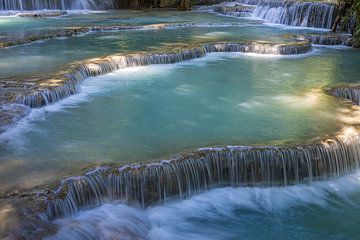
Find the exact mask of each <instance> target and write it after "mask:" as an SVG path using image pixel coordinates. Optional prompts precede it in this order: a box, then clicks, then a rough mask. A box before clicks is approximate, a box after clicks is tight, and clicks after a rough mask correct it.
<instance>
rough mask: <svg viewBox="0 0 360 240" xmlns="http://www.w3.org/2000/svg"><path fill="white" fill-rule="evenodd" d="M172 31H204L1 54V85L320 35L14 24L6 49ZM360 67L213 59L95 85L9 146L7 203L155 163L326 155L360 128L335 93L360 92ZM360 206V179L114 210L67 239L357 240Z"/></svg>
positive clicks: (6, 21)
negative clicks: (315, 147) (96, 172)
mask: <svg viewBox="0 0 360 240" xmlns="http://www.w3.org/2000/svg"><path fill="white" fill-rule="evenodd" d="M164 22H168V23H197V24H198V26H196V27H186V28H184V27H180V28H171V29H161V30H148V31H127V32H107V33H92V34H86V35H83V36H78V37H73V38H69V39H56V40H46V41H40V42H35V43H32V44H28V45H22V46H15V47H10V48H6V49H0V81H1V82H6V81H8V80H9V79H11V80H16V81H19V82H20V83H21V82H26V81H28V79H30V78H33V77H41V76H44V75H49V76H51V75H52V74H53V73H54V72H57V71H58V70H62V69H67V67H68V65H69V64H71V63H73V62H77V61H80V62H81V61H84V60H87V59H89V58H95V57H100V56H107V55H110V54H117V53H132V52H138V51H148V52H153V51H167V50H169V49H170V50H171V48H173V47H174V46H176V47H177V46H179V45H182V44H185V45H193V44H199V43H203V42H211V41H254V40H269V41H289V39H288V38H286V37H285V36H283V35H284V34H289V33H291V34H293V33H307V32H314V30H313V29H299V28H295V29H292V28H283V27H280V26H276V27H273V26H266V25H263V24H262V22H261V21H258V20H252V19H239V18H232V17H222V16H218V15H214V14H210V13H194V12H190V13H178V12H174V11H161V12H153V11H113V12H89V13H88V14H72V15H68V16H64V17H58V18H49V19H28V18H18V17H0V39H16V38H21V37H22V36H26V35H28V34H42V33H48V32H52V31H57V30H56V29H58V28H66V27H73V26H92V25H107V26H111V25H143V24H145V25H146V24H154V23H164ZM229 24H230V25H236V26H229ZM200 25H201V26H200ZM359 62H360V52H359V51H357V50H353V49H349V48H322V47H315V48H314V50H313V51H312V52H311V53H309V54H305V55H300V56H290V57H276V56H259V55H251V54H250V55H249V54H234V53H232V54H209V55H208V56H206V57H205V58H202V59H197V60H192V61H187V62H183V63H179V64H175V65H161V66H159V65H154V66H147V67H138V68H132V69H126V70H120V71H117V72H114V73H111V74H107V75H104V76H99V77H95V78H89V79H86V80H85V81H84V82H83V83H82V85H81V92H80V93H79V94H77V95H75V96H72V97H70V98H67V99H65V100H63V101H61V102H59V103H56V104H53V105H50V106H47V107H43V108H40V109H33V110H32V111H31V113H30V115H29V116H28V117H26V118H24V119H22V120H21V121H20V122H19V123H18V124H16V125H14V126H13V127H12V128H10V129H9V130H8V131H6V132H5V133H3V134H1V135H0V192H4V191H10V190H11V191H12V190H14V189H21V188H32V187H34V186H37V185H39V184H46V183H49V182H51V181H53V180H57V179H60V178H63V177H65V176H68V175H76V174H79V173H82V172H83V171H84V170H85V169H86V170H87V169H89V167H90V166H94V165H98V164H100V165H101V164H104V163H116V164H118V165H121V164H125V163H139V162H149V161H154V160H158V159H164V158H170V157H171V156H173V155H174V154H178V153H182V152H187V151H193V150H194V149H197V148H203V147H209V146H216V145H273V144H279V145H281V144H302V143H307V142H311V141H319V140H320V139H323V138H326V137H328V136H331V135H332V134H333V133H335V132H336V131H338V130H340V129H342V128H343V127H345V126H347V124H349V121H350V120H351V119H350V118H349V116H350V115H349V112H350V111H351V110H350V109H349V105H347V104H344V102H343V101H341V100H339V99H336V98H333V97H331V96H328V95H326V94H325V93H324V91H323V89H324V88H326V87H328V86H333V85H337V84H343V83H359V81H360V71H359ZM2 90H3V89H0V93H1V92H2ZM352 120H354V119H352ZM355 121H358V119H357V118H356V117H355ZM359 199H360V194H359V173H358V172H356V173H355V174H353V175H349V176H346V177H343V178H340V179H335V180H331V181H328V182H318V183H313V184H311V185H298V186H289V187H284V188H264V189H261V188H222V189H215V190H212V191H209V192H206V193H201V194H199V195H196V196H194V197H193V198H190V199H188V200H185V201H182V202H169V203H167V204H166V205H165V206H158V207H153V208H148V209H145V210H140V209H137V208H134V207H129V206H126V205H123V204H114V205H109V204H107V205H104V206H102V207H100V208H96V209H93V210H91V211H86V212H82V213H80V214H79V215H78V216H76V217H73V218H66V219H60V220H57V222H56V223H57V224H59V226H60V231H59V233H58V235H56V236H55V237H57V238H59V239H76V238H80V239H81V238H85V237H88V238H90V239H91V238H92V239H98V238H102V239H116V237H118V236H119V233H121V234H122V235H123V236H127V235H128V234H129V235H130V236H138V237H139V238H140V239H141V238H142V237H143V238H145V239H146V238H150V239H239V236H242V237H243V238H245V239H269V238H270V239H290V238H292V239H357V238H358V235H359V230H358V225H359V223H360V219H359V217H358V215H359V214H357V213H359ZM74 226H76V228H75V227H74ZM94 229H96V231H94ZM79 231H80V232H79Z"/></svg>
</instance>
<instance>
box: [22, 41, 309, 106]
mask: <svg viewBox="0 0 360 240" xmlns="http://www.w3.org/2000/svg"><path fill="white" fill-rule="evenodd" d="M310 50H311V44H310V43H309V42H294V43H287V44H275V43H261V42H254V43H208V44H204V45H202V46H200V47H196V48H193V49H190V50H183V51H180V52H177V53H163V54H143V55H128V56H126V55H125V56H113V57H110V58H107V59H104V60H103V61H99V62H94V63H88V64H85V65H82V66H80V67H79V68H77V69H75V70H73V71H72V72H71V73H69V74H67V75H66V80H64V81H63V83H62V84H61V85H59V86H56V87H49V88H46V89H38V90H36V91H35V92H32V93H30V94H28V95H25V96H19V97H17V99H16V103H19V104H24V105H26V106H29V107H32V108H35V107H41V106H45V105H48V104H51V103H55V102H58V101H59V100H61V99H64V98H66V97H68V96H71V95H73V94H76V93H78V89H79V87H78V84H79V83H80V82H81V81H83V80H84V79H86V78H88V77H92V76H97V75H101V74H106V73H110V72H113V71H115V70H118V69H122V68H128V67H137V66H147V65H151V64H171V63H177V62H181V61H185V60H190V59H195V58H200V57H203V56H204V55H205V54H207V53H211V52H243V53H258V54H276V55H290V54H302V53H306V52H308V51H310Z"/></svg>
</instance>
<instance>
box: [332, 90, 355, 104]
mask: <svg viewBox="0 0 360 240" xmlns="http://www.w3.org/2000/svg"><path fill="white" fill-rule="evenodd" d="M328 92H329V93H330V94H332V95H334V96H336V97H340V98H345V99H348V100H350V101H351V102H353V103H356V104H357V105H360V88H359V86H355V87H335V88H331V89H328Z"/></svg>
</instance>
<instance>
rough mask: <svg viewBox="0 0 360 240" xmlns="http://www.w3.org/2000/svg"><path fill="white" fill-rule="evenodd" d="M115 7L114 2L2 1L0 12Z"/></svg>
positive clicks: (81, 0)
mask: <svg viewBox="0 0 360 240" xmlns="http://www.w3.org/2000/svg"><path fill="white" fill-rule="evenodd" d="M114 7H115V1H113V0H103V1H100V0H0V11H10V10H19V11H26V10H44V9H47V10H70V9H71V10H84V9H91V10H97V9H109V8H114Z"/></svg>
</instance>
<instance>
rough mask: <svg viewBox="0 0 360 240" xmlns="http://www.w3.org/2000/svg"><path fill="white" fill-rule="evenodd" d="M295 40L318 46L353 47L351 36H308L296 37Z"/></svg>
mask: <svg viewBox="0 0 360 240" xmlns="http://www.w3.org/2000/svg"><path fill="white" fill-rule="evenodd" d="M294 39H296V40H298V41H309V42H310V43H312V44H318V45H330V46H331V45H333V46H334V45H342V46H351V35H344V34H341V35H340V34H336V35H335V34H332V35H330V34H307V35H297V36H294Z"/></svg>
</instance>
